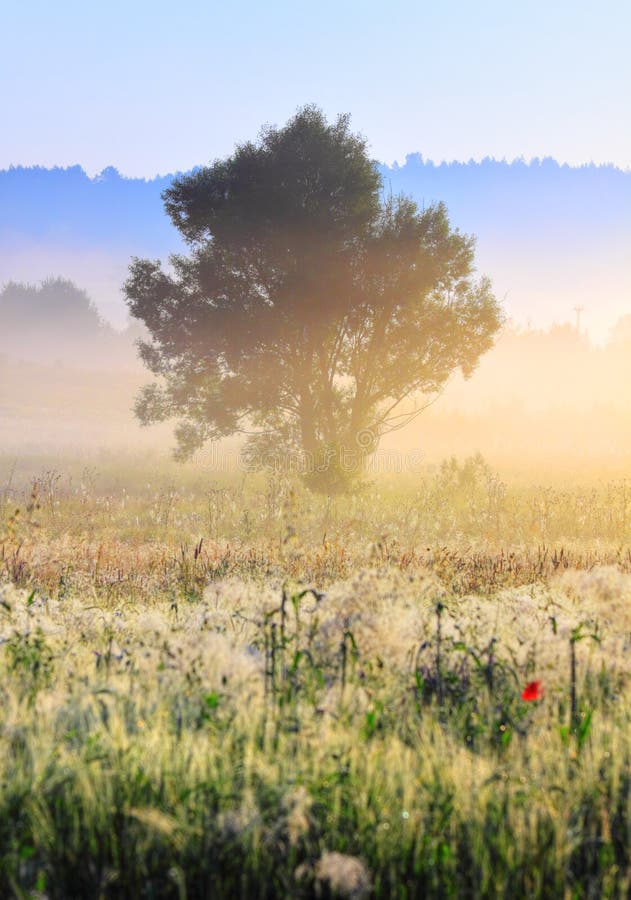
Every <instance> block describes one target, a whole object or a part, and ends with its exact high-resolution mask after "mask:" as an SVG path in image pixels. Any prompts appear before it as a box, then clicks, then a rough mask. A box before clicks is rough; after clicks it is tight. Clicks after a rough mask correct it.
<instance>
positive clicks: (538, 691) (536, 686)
mask: <svg viewBox="0 0 631 900" xmlns="http://www.w3.org/2000/svg"><path fill="white" fill-rule="evenodd" d="M542 697H543V685H542V684H541V682H540V681H530V682H529V683H528V684H527V685H526V687H525V688H524V689H523V691H522V692H521V699H522V700H541V698H542Z"/></svg>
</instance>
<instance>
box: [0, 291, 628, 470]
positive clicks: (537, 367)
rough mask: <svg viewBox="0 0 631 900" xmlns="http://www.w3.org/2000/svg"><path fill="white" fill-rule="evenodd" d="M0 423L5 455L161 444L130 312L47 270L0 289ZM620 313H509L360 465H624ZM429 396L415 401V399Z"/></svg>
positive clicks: (220, 456) (231, 449) (216, 451)
mask: <svg viewBox="0 0 631 900" xmlns="http://www.w3.org/2000/svg"><path fill="white" fill-rule="evenodd" d="M0 316H1V317H2V333H1V336H0V433H1V434H2V446H3V451H4V453H9V454H12V455H14V456H16V457H18V456H20V455H23V454H33V453H37V454H41V453H43V452H55V453H73V454H77V453H88V454H90V453H92V454H93V453H98V452H117V451H120V450H123V449H124V450H125V451H131V452H134V451H143V452H145V451H151V452H155V453H158V454H161V455H163V456H167V455H168V454H169V452H170V449H171V448H172V446H173V444H174V439H173V423H167V424H164V425H160V426H158V427H153V426H152V427H149V428H143V427H141V426H140V424H139V423H138V421H137V419H136V418H135V416H134V413H133V405H134V400H135V397H136V395H137V393H138V391H139V389H140V388H141V386H142V385H143V384H146V383H148V382H150V381H151V376H150V374H149V373H148V372H147V371H146V370H145V369H144V368H143V367H142V365H141V363H140V361H139V360H138V357H137V350H136V346H135V341H136V340H137V339H138V338H139V337H140V336H141V335H142V328H141V326H140V323H138V322H135V321H134V322H128V323H127V328H126V329H125V330H115V329H113V328H112V327H111V326H109V325H107V324H106V323H104V322H103V320H102V319H101V318H100V317H99V314H98V312H97V311H96V309H95V307H94V304H93V303H92V301H91V300H90V298H89V296H88V294H87V293H86V292H85V291H83V290H81V289H80V288H78V287H77V286H76V285H74V284H72V283H71V282H67V281H64V280H60V279H56V280H55V279H53V280H49V281H47V282H44V283H42V284H40V285H37V286H33V285H31V286H28V285H16V284H10V285H7V286H5V288H4V290H3V291H2V292H1V293H0ZM630 385H631V316H627V317H624V318H622V319H620V320H619V321H618V323H617V324H616V326H615V327H614V328H613V329H612V330H611V332H610V334H609V335H608V338H607V340H606V342H605V343H604V345H601V344H596V343H595V342H593V341H591V340H590V339H589V337H588V336H587V334H586V333H585V332H584V330H582V328H581V329H579V328H577V323H576V321H574V322H566V323H564V324H559V325H555V326H553V327H552V328H549V329H547V330H536V329H529V328H523V327H522V328H519V327H516V326H514V325H511V324H508V325H506V327H505V328H504V329H503V332H502V334H501V335H500V337H499V339H498V340H497V342H496V344H495V346H494V348H493V349H492V350H491V351H490V352H489V353H487V354H486V355H485V356H484V357H483V358H482V360H481V362H480V364H479V366H478V368H477V370H476V371H475V372H474V374H473V376H472V377H471V378H470V379H468V380H466V381H465V380H464V379H463V378H462V377H461V376H459V375H456V376H454V377H452V379H451V381H450V382H449V383H448V385H447V386H446V388H445V390H444V391H443V393H442V394H441V395H440V396H438V397H415V398H413V399H412V400H410V401H409V404H408V406H407V408H408V409H414V408H415V407H416V408H417V409H418V410H419V415H418V417H417V418H416V419H415V420H414V421H413V422H412V424H410V425H409V426H407V427H406V428H405V429H402V430H400V431H397V432H394V433H392V434H387V435H384V436H383V438H382V440H381V443H380V447H379V450H378V451H377V453H376V454H375V456H374V457H373V458H372V459H371V461H370V465H369V473H372V474H375V475H376V474H378V473H386V474H387V473H407V474H409V475H412V476H414V475H415V474H416V473H418V472H422V471H424V470H426V469H429V470H431V469H432V467H434V466H436V465H437V464H438V463H439V462H440V461H441V460H442V459H444V458H447V457H451V456H457V457H459V458H464V457H466V456H468V455H471V454H474V453H477V452H479V453H481V454H482V455H483V456H484V457H485V459H487V461H488V462H489V463H490V464H491V465H492V466H494V467H495V468H497V469H499V470H501V471H509V470H510V471H513V472H522V473H524V474H526V473H528V474H530V475H532V473H533V471H535V472H540V473H541V474H543V473H545V472H549V473H550V474H551V475H556V476H558V475H559V474H562V473H567V474H568V475H570V474H572V475H576V474H577V473H581V472H584V473H587V472H589V473H591V474H594V473H598V474H601V475H603V476H606V475H607V473H612V474H620V473H626V472H628V470H629V469H630V468H631V392H630V390H629V386H630ZM428 402H429V403H430V405H429V406H428V407H427V408H425V409H422V407H424V406H425V405H426V404H427V403H428ZM238 446H239V444H238V440H237V439H235V440H233V441H232V442H224V443H222V444H219V445H214V446H213V447H210V448H206V449H205V451H204V453H203V454H202V455H201V456H200V457H199V459H200V461H201V462H200V464H203V465H204V466H205V467H206V468H207V469H208V471H209V475H212V473H213V470H216V472H217V473H219V471H221V470H227V469H229V468H230V467H231V466H236V465H237V464H238V453H237V448H238Z"/></svg>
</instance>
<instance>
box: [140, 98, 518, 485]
mask: <svg viewBox="0 0 631 900" xmlns="http://www.w3.org/2000/svg"><path fill="white" fill-rule="evenodd" d="M380 194H381V181H380V176H379V173H378V171H377V168H376V166H375V164H374V162H372V161H371V160H370V158H369V157H368V155H367V151H366V144H365V141H364V140H363V139H362V138H361V137H359V136H357V135H354V134H352V133H351V131H350V128H349V118H348V116H340V117H339V118H338V119H337V120H336V121H335V122H334V123H333V124H329V123H328V122H327V120H326V119H325V117H324V115H323V113H322V112H321V111H320V110H319V109H317V108H316V107H313V106H307V107H304V108H303V109H301V110H299V111H298V113H297V114H296V115H295V116H294V118H293V119H291V120H290V121H289V122H288V123H287V125H286V126H285V127H283V128H280V129H279V128H275V127H266V128H264V129H263V130H262V132H261V134H260V137H259V140H258V142H256V143H253V142H250V143H246V144H243V145H241V146H238V147H237V148H236V151H235V153H234V154H233V155H232V156H231V157H229V158H228V159H225V160H222V161H218V162H215V163H214V164H213V165H212V166H210V167H207V168H201V169H198V170H196V171H194V172H193V173H192V174H190V175H185V176H182V177H180V178H178V179H176V180H175V181H174V182H173V184H172V186H171V187H170V188H169V189H168V190H166V191H165V192H164V194H163V199H164V201H165V207H166V211H167V213H168V214H169V216H170V217H171V220H172V222H173V224H174V225H175V226H176V227H177V228H178V229H179V231H180V232H181V234H182V235H183V237H184V239H185V240H186V241H187V243H188V245H189V247H190V255H188V256H184V255H179V256H174V257H171V269H170V270H169V271H166V270H165V269H163V268H162V266H161V265H160V263H159V262H152V261H149V260H138V259H136V260H134V262H133V264H132V266H131V270H130V274H129V278H128V280H127V282H126V285H125V293H126V297H127V302H128V305H129V309H130V311H131V313H132V314H133V315H134V316H136V317H137V318H139V319H141V320H142V321H143V322H144V323H145V325H146V327H147V329H148V331H149V333H150V335H151V339H150V340H149V341H146V342H144V343H141V345H140V353H141V356H142V359H143V360H144V362H145V363H146V365H147V366H148V368H149V369H150V370H151V372H153V373H154V374H155V375H156V376H158V377H159V379H160V380H161V384H154V385H150V386H148V387H147V388H145V390H144V391H143V393H142V394H141V395H140V397H139V398H138V401H137V405H136V412H137V415H138V416H139V418H140V420H141V421H142V422H143V423H146V424H148V423H151V422H156V421H161V420H164V419H167V418H170V417H176V418H179V420H180V421H179V424H178V426H177V428H176V435H177V440H178V450H177V451H176V452H177V455H179V456H180V457H185V456H186V455H188V454H190V453H192V452H193V451H194V450H195V449H197V448H199V447H200V446H201V445H202V444H203V443H204V442H205V441H206V440H208V439H217V438H220V437H222V436H227V435H230V434H234V433H236V432H245V433H247V434H248V435H249V437H248V445H247V446H248V451H249V453H250V455H251V456H252V457H254V458H260V457H261V455H262V454H264V453H265V452H268V451H273V452H275V453H277V454H278V453H279V452H283V453H287V452H291V451H300V453H301V454H302V455H303V459H304V460H306V462H307V465H306V469H307V471H306V473H305V478H306V480H307V481H308V483H309V484H310V486H311V487H313V488H315V489H319V490H323V491H335V490H341V489H344V488H345V487H348V486H349V485H350V484H351V483H352V482H353V480H354V478H355V477H356V476H357V475H358V474H359V473H360V472H361V470H362V467H363V465H364V463H365V460H366V458H367V456H368V455H369V454H370V453H371V452H373V451H374V450H375V448H376V446H377V443H378V441H379V438H380V437H381V436H382V435H383V434H384V433H385V432H387V431H389V430H392V429H393V428H399V427H401V426H402V425H404V424H406V423H407V422H408V421H410V419H411V418H412V417H413V416H414V415H417V414H418V409H417V410H415V411H412V410H407V411H406V409H405V404H404V401H405V400H406V399H408V398H409V397H410V396H411V395H412V394H414V393H417V392H423V393H424V394H425V395H432V394H436V392H438V391H440V390H441V388H442V387H443V386H444V385H445V383H446V381H447V380H448V378H449V376H450V374H451V373H452V372H453V371H454V370H455V369H457V368H460V369H461V370H462V372H463V373H464V375H465V376H469V375H471V373H472V372H473V370H474V368H475V366H476V364H477V361H478V359H479V357H480V355H481V354H482V353H484V352H485V351H486V350H487V349H488V348H489V347H490V346H491V344H492V340H493V336H494V334H495V333H496V332H497V330H498V328H499V325H500V320H501V315H500V310H499V307H498V305H497V303H496V301H495V299H494V297H493V295H492V292H491V288H490V284H489V282H488V280H487V279H485V278H482V279H480V280H477V281H476V280H474V279H473V271H474V270H473V255H474V241H473V239H472V238H471V237H468V236H465V235H462V234H460V233H459V232H458V231H457V230H453V229H452V228H451V227H450V224H449V220H448V217H447V212H446V209H445V207H444V205H442V204H437V205H433V206H429V207H428V208H427V209H423V210H420V209H419V208H418V207H417V205H416V204H415V203H414V202H413V201H412V200H411V199H409V198H407V197H390V198H387V199H385V201H382V200H381V196H380Z"/></svg>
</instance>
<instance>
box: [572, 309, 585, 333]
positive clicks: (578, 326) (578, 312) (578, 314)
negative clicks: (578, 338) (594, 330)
mask: <svg viewBox="0 0 631 900" xmlns="http://www.w3.org/2000/svg"><path fill="white" fill-rule="evenodd" d="M574 312H575V313H576V330H577V331H579V332H580V330H581V313H582V312H585V307H584V306H575V307H574Z"/></svg>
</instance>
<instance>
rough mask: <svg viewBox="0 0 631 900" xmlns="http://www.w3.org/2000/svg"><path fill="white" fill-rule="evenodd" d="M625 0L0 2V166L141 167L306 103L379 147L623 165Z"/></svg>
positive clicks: (386, 157) (629, 141)
mask: <svg viewBox="0 0 631 900" xmlns="http://www.w3.org/2000/svg"><path fill="white" fill-rule="evenodd" d="M630 46H631V4H630V3H629V2H628V0H603V2H599V3H596V2H588V3H587V2H572V3H570V2H565V0H561V2H555V0H547V2H541V0H531V2H527V3H526V2H523V3H516V2H514V0H513V2H506V0H504V2H496V0H479V2H465V0H461V2H455V0H443V2H433V3H426V2H423V0H417V2H415V3H414V2H408V0H394V2H391V3H390V4H389V5H386V4H385V3H384V2H380V3H377V2H373V0H363V2H356V0H348V2H344V0H337V2H331V0H319V2H317V3H316V2H305V3H303V2H299V0H293V2H289V0H270V2H268V3H262V2H253V0H236V2H232V3H230V4H228V3H215V2H208V0H207V2H192V0H181V2H179V3H177V4H176V3H175V2H171V3H165V2H161V0H152V2H151V3H149V2H146V0H139V2H134V0H127V2H120V0H108V2H107V3H104V2H102V0H97V2H92V3H86V2H85V0H81V2H77V0H59V2H56V3H51V2H50V0H46V2H42V0H22V2H21V3H17V2H16V0H11V2H9V0H6V2H5V3H3V4H2V16H1V31H0V122H1V123H2V140H1V141H0V168H5V167H7V166H9V165H12V164H13V165H19V164H21V165H35V164H39V165H45V166H52V165H62V166H67V165H72V164H75V163H79V164H81V165H82V166H83V167H84V168H85V169H86V171H87V172H89V173H90V174H95V173H97V172H99V171H101V170H102V169H103V168H105V167H106V166H108V165H114V166H116V167H117V168H118V169H119V170H120V171H121V172H123V173H125V174H128V175H136V176H145V177H149V176H153V175H156V174H158V173H165V172H170V171H175V170H186V169H189V168H191V167H192V166H194V165H198V164H203V163H206V162H209V161H210V160H212V159H214V158H217V157H221V156H224V155H226V154H227V153H229V152H230V151H231V150H232V148H233V147H234V144H235V143H236V142H238V141H243V140H247V139H249V138H253V137H255V136H256V134H257V133H258V130H259V127H260V126H261V125H262V124H263V123H264V122H270V123H274V124H282V123H284V122H285V121H286V120H287V119H288V118H289V117H290V116H291V115H292V113H293V112H294V111H295V109H296V108H297V107H298V106H300V105H302V104H304V103H307V102H315V103H317V104H318V105H320V106H322V107H323V109H324V110H325V111H326V112H327V113H328V114H329V115H330V116H334V115H335V114H336V113H338V112H350V113H351V115H352V124H353V128H354V130H356V131H361V132H362V133H363V134H364V135H365V136H366V137H367V139H368V141H369V144H370V147H371V152H372V155H373V156H374V157H375V158H377V159H379V160H382V161H384V162H387V163H392V162H393V161H394V160H399V161H403V159H404V158H405V156H406V154H408V153H413V152H420V153H422V154H423V156H424V157H425V158H430V159H434V160H437V161H438V160H442V159H461V160H467V159H470V158H476V159H479V158H482V157H485V156H494V157H497V158H507V159H513V158H515V157H519V156H524V157H526V158H530V157H533V156H547V155H550V156H554V157H555V158H556V159H558V160H560V161H567V162H570V163H573V164H580V163H584V162H590V161H594V162H613V163H614V164H616V165H618V166H621V167H623V168H630V167H631V126H630V123H629V110H630V109H631V102H630V101H631V54H630V53H629V47H630Z"/></svg>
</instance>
